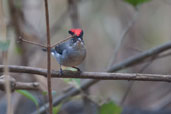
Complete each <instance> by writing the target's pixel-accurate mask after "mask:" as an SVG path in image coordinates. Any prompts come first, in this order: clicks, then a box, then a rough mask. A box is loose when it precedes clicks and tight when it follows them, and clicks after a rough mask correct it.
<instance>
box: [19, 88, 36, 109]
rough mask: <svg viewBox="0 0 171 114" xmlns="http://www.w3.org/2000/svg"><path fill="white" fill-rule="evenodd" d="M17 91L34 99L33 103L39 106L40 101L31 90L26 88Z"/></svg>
mask: <svg viewBox="0 0 171 114" xmlns="http://www.w3.org/2000/svg"><path fill="white" fill-rule="evenodd" d="M16 92H18V93H20V94H21V95H23V96H25V97H26V98H28V99H30V100H31V101H33V103H34V104H35V105H36V107H38V106H39V103H38V101H37V99H36V98H35V97H34V96H33V95H32V94H31V93H30V92H29V91H26V90H16Z"/></svg>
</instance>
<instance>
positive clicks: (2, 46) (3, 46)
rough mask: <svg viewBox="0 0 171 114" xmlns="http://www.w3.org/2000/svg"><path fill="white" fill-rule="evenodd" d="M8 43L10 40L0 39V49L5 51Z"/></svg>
mask: <svg viewBox="0 0 171 114" xmlns="http://www.w3.org/2000/svg"><path fill="white" fill-rule="evenodd" d="M9 44H10V41H9V40H7V41H5V42H3V41H0V49H1V50H2V51H7V50H8V48H9Z"/></svg>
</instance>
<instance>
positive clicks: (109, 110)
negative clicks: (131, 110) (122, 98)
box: [100, 101, 122, 114]
mask: <svg viewBox="0 0 171 114" xmlns="http://www.w3.org/2000/svg"><path fill="white" fill-rule="evenodd" d="M121 112H122V109H121V107H120V106H118V105H116V104H115V103H114V102H113V101H109V102H108V103H105V104H103V105H102V106H100V114H121Z"/></svg>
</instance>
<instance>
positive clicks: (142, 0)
mask: <svg viewBox="0 0 171 114" xmlns="http://www.w3.org/2000/svg"><path fill="white" fill-rule="evenodd" d="M124 1H125V2H128V3H129V4H131V5H133V6H134V7H136V6H138V5H141V4H143V3H145V2H149V1H151V0H124Z"/></svg>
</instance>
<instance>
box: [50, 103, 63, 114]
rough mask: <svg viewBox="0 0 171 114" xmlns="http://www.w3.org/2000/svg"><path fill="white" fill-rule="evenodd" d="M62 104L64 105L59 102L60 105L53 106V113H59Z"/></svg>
mask: <svg viewBox="0 0 171 114" xmlns="http://www.w3.org/2000/svg"><path fill="white" fill-rule="evenodd" d="M61 106H62V104H59V105H58V106H56V107H53V109H52V112H53V114H58V112H59V110H60V108H61Z"/></svg>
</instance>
